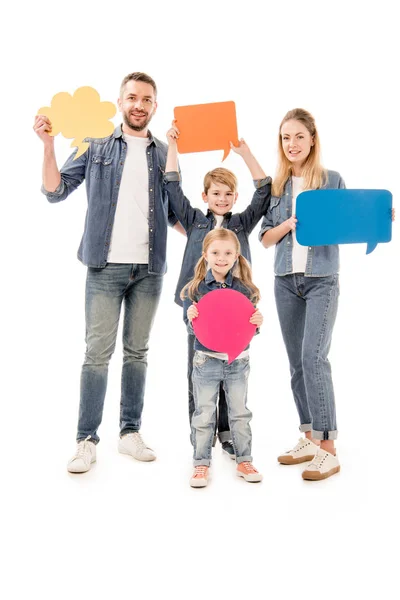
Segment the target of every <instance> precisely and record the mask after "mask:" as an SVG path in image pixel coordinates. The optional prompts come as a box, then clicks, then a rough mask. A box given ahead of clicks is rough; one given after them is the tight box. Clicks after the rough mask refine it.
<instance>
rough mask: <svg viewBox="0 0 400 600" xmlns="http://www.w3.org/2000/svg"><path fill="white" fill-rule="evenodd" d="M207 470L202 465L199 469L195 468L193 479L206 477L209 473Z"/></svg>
mask: <svg viewBox="0 0 400 600" xmlns="http://www.w3.org/2000/svg"><path fill="white" fill-rule="evenodd" d="M207 468H208V467H205V466H204V465H200V466H199V467H195V469H194V475H193V477H205V474H206V473H207Z"/></svg>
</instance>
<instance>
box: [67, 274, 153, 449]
mask: <svg viewBox="0 0 400 600" xmlns="http://www.w3.org/2000/svg"><path fill="white" fill-rule="evenodd" d="M162 281H163V278H162V275H149V273H148V266H147V265H137V264H116V263H108V264H107V266H106V267H104V268H102V269H96V268H91V267H89V268H88V273H87V280H86V306H85V310H86V354H85V361H84V363H83V367H82V375H81V399H80V406H79V422H78V434H77V440H78V441H79V440H82V439H85V438H86V437H87V436H89V435H90V436H91V437H92V438H93V440H94V442H96V443H97V442H98V441H99V437H98V435H97V429H98V428H99V426H100V423H101V419H102V415H103V406H104V398H105V395H106V388H107V375H108V363H109V362H110V358H111V355H112V353H113V352H114V349H115V341H116V338H117V331H118V323H119V317H120V313H121V307H122V304H124V322H123V353H124V356H123V367H122V383H121V409H120V434H121V435H123V434H125V433H129V432H132V431H139V429H140V425H141V415H142V410H143V400H144V390H145V383H146V371H147V351H148V342H149V337H150V330H151V327H152V325H153V321H154V316H155V313H156V310H157V306H158V302H159V299H160V295H161V289H162Z"/></svg>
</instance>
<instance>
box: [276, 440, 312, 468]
mask: <svg viewBox="0 0 400 600" xmlns="http://www.w3.org/2000/svg"><path fill="white" fill-rule="evenodd" d="M318 449H319V446H317V444H314V442H312V441H311V440H309V439H307V438H302V437H301V438H300V439H299V441H298V442H297V444H296V445H295V447H294V448H292V450H288V451H287V452H284V454H281V455H280V456H278V462H279V463H281V465H298V464H299V463H302V462H307V461H308V460H312V459H313V458H314V456H315V455H316V453H317V451H318Z"/></svg>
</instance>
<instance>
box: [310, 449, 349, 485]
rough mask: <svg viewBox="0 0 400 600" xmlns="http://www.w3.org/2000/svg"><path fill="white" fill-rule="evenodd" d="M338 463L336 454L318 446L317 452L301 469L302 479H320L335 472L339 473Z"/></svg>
mask: <svg viewBox="0 0 400 600" xmlns="http://www.w3.org/2000/svg"><path fill="white" fill-rule="evenodd" d="M339 471H340V465H339V461H338V459H337V457H336V456H334V455H333V454H331V453H330V452H326V450H322V448H318V452H317V454H316V455H315V456H314V459H313V461H312V462H311V463H310V464H309V465H308V467H307V468H306V469H305V470H304V471H303V473H302V477H303V479H307V480H311V481H319V480H320V479H326V478H327V477H330V476H331V475H334V474H335V473H339Z"/></svg>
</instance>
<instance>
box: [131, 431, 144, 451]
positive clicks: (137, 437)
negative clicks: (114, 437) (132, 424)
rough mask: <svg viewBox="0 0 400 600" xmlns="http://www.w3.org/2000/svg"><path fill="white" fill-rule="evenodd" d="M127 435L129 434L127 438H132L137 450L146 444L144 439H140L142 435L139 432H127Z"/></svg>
mask: <svg viewBox="0 0 400 600" xmlns="http://www.w3.org/2000/svg"><path fill="white" fill-rule="evenodd" d="M127 436H129V438H130V439H131V440H132V442H133V443H134V444H135V446H136V447H137V449H138V450H145V449H146V447H147V446H146V444H145V443H144V441H143V440H142V436H141V435H140V433H139V432H137V433H128V434H127Z"/></svg>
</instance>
